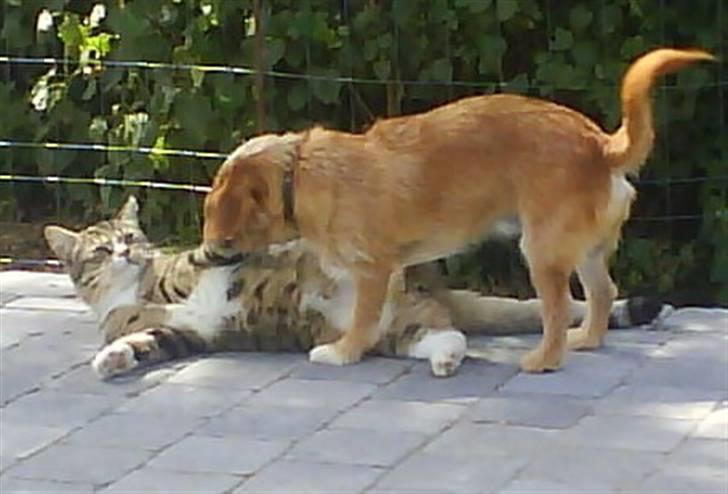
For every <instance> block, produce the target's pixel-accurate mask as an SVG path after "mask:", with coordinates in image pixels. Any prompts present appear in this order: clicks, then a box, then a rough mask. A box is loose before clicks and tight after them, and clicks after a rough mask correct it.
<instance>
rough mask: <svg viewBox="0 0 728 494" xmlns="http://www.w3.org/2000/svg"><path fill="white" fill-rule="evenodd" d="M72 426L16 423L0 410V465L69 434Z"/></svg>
mask: <svg viewBox="0 0 728 494" xmlns="http://www.w3.org/2000/svg"><path fill="white" fill-rule="evenodd" d="M69 431H70V428H67V427H48V426H45V425H26V424H14V423H11V422H8V421H7V420H5V416H4V413H3V412H2V411H0V433H1V435H2V439H0V465H2V467H1V468H2V469H4V468H5V467H6V466H8V465H9V464H10V463H11V462H14V461H17V460H18V459H21V458H26V457H28V456H30V455H32V454H33V453H35V452H36V451H39V450H41V449H43V448H45V447H46V446H48V445H49V444H51V443H53V442H55V441H57V440H58V439H60V438H61V437H63V436H65V435H66V434H68V432H69Z"/></svg>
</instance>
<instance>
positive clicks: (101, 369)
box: [91, 340, 139, 379]
mask: <svg viewBox="0 0 728 494" xmlns="http://www.w3.org/2000/svg"><path fill="white" fill-rule="evenodd" d="M137 365H139V362H138V361H137V359H136V358H134V349H133V348H132V347H131V345H130V344H128V343H125V342H123V341H118V340H117V341H114V342H112V343H111V344H109V345H106V346H105V347H104V348H102V349H101V350H100V351H99V353H97V354H96V356H95V357H94V359H93V360H92V361H91V367H92V368H93V370H94V371H96V374H98V375H99V377H101V378H102V379H104V378H107V377H111V376H116V375H118V374H122V373H124V372H128V371H130V370H132V369H133V368H135V367H136V366H137Z"/></svg>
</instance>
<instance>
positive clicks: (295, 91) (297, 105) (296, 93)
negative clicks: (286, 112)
mask: <svg viewBox="0 0 728 494" xmlns="http://www.w3.org/2000/svg"><path fill="white" fill-rule="evenodd" d="M286 99H287V101H288V108H290V109H291V110H293V111H299V110H301V109H303V107H304V106H306V102H307V101H308V85H307V84H306V83H305V82H301V83H298V84H296V85H295V86H293V87H292V88H291V90H290V91H288V94H287V95H286Z"/></svg>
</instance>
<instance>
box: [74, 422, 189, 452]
mask: <svg viewBox="0 0 728 494" xmlns="http://www.w3.org/2000/svg"><path fill="white" fill-rule="evenodd" d="M200 423H201V422H200V419H195V418H191V417H185V416H179V415H177V414H171V413H169V414H167V416H166V417H162V416H153V415H140V414H135V413H114V414H111V415H105V416H103V417H100V418H99V419H97V420H94V421H93V422H91V423H90V424H87V425H85V426H84V427H83V428H82V429H80V430H78V431H75V432H73V433H72V434H71V435H70V436H68V437H67V438H65V439H64V440H63V442H64V444H79V445H87V446H109V447H114V448H129V449H140V448H143V449H150V450H157V449H160V448H163V447H165V446H168V445H170V444H172V443H174V442H176V441H177V440H179V439H181V438H182V437H183V436H185V435H187V434H189V433H190V432H192V431H193V430H194V429H196V428H197V427H199V426H200Z"/></svg>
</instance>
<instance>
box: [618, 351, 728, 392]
mask: <svg viewBox="0 0 728 494" xmlns="http://www.w3.org/2000/svg"><path fill="white" fill-rule="evenodd" d="M696 357H697V356H696ZM726 365H728V364H726V363H723V362H717V361H715V360H711V359H707V358H705V357H704V356H700V357H699V358H690V359H687V358H653V359H651V360H649V361H648V362H647V363H646V364H645V365H644V366H643V367H641V368H640V369H639V371H638V372H635V374H634V376H632V377H631V378H630V382H631V383H632V384H635V385H642V386H668V387H677V388H696V389H708V390H718V391H722V390H726V389H728V372H726Z"/></svg>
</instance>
